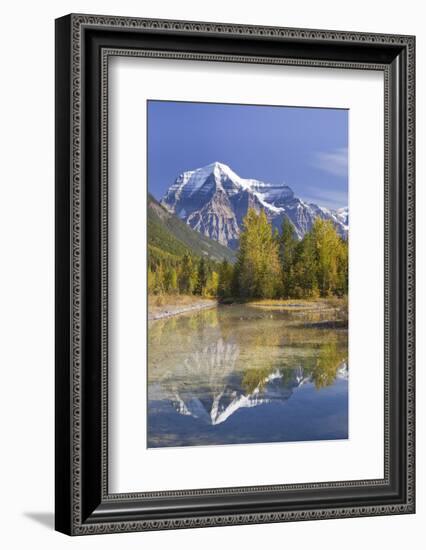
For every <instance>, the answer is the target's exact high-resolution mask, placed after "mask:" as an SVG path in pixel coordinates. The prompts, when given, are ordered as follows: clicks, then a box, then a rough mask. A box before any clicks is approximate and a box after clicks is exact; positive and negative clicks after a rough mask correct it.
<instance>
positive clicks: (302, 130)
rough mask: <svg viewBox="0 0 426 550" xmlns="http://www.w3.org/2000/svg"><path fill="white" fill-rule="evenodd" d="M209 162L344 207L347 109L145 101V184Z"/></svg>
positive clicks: (158, 183) (153, 186) (156, 187)
mask: <svg viewBox="0 0 426 550" xmlns="http://www.w3.org/2000/svg"><path fill="white" fill-rule="evenodd" d="M214 161H219V162H222V163H224V164H227V165H228V166H230V167H231V168H232V169H233V170H234V172H236V173H237V174H238V175H239V176H241V177H243V178H255V179H259V180H262V181H267V182H271V183H274V184H283V185H284V184H286V185H289V186H290V187H291V188H292V189H293V191H294V192H295V194H296V196H298V197H300V198H302V199H305V200H308V201H312V202H315V203H317V204H319V205H321V206H328V207H330V208H339V207H342V206H347V204H348V111H347V110H344V109H319V108H305V107H280V106H278V107H270V106H259V105H231V104H223V103H190V102H176V101H152V100H150V101H148V187H149V191H150V193H152V194H153V195H154V196H155V197H156V198H157V199H160V198H161V197H162V196H163V195H164V193H165V192H166V190H167V189H168V187H169V186H170V185H171V184H172V183H173V182H174V180H175V179H176V177H177V176H178V175H179V174H180V173H182V172H184V171H186V170H193V169H195V168H200V167H201V166H205V165H207V164H210V163H212V162H214Z"/></svg>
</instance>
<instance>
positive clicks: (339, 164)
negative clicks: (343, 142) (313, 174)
mask: <svg viewBox="0 0 426 550" xmlns="http://www.w3.org/2000/svg"><path fill="white" fill-rule="evenodd" d="M313 165H314V166H315V167H316V168H319V169H320V170H322V171H323V172H327V173H329V174H331V175H333V176H338V177H342V178H343V177H347V175H348V149H347V147H341V148H340V149H335V150H334V151H328V152H320V153H316V154H315V157H314V160H313Z"/></svg>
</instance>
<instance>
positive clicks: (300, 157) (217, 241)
mask: <svg viewBox="0 0 426 550" xmlns="http://www.w3.org/2000/svg"><path fill="white" fill-rule="evenodd" d="M146 108H147V130H146V131H147V152H146V153H147V182H148V186H147V187H148V189H147V215H146V219H147V294H148V300H147V304H148V307H147V309H148V311H147V327H148V328H147V341H148V345H147V358H148V361H147V388H148V389H147V393H148V396H147V397H148V399H147V426H146V431H147V446H148V448H164V447H188V446H206V445H229V444H234V445H235V444H249V443H256V444H261V443H263V444H265V443H282V444H284V443H289V442H296V441H298V442H302V441H328V440H346V439H348V438H349V437H350V434H349V417H348V416H349V415H348V400H349V354H348V330H349V315H348V288H349V254H348V250H349V197H348V184H349V169H348V164H349V142H348V134H349V132H348V127H349V110H348V109H342V108H321V107H310V106H285V105H251V104H230V103H205V102H196V101H193V102H191V101H165V100H156V99H150V100H148V101H147V106H146ZM141 153H142V154H143V153H144V152H143V151H142V152H141ZM141 185H142V182H141ZM141 254H143V250H141ZM141 368H143V367H142V366H141Z"/></svg>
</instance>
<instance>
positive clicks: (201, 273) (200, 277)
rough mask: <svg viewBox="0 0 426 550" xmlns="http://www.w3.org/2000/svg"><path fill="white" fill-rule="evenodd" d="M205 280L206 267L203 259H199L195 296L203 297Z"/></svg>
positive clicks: (206, 274)
mask: <svg viewBox="0 0 426 550" xmlns="http://www.w3.org/2000/svg"><path fill="white" fill-rule="evenodd" d="M207 278H208V271H207V265H206V261H205V260H204V258H201V260H200V261H199V263H198V273H197V286H196V289H195V293H196V294H200V295H203V294H204V291H205V289H206V286H207Z"/></svg>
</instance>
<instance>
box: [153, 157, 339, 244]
mask: <svg viewBox="0 0 426 550" xmlns="http://www.w3.org/2000/svg"><path fill="white" fill-rule="evenodd" d="M161 204H162V205H163V206H165V207H166V208H167V209H168V210H169V211H170V212H172V213H173V214H175V215H177V216H178V217H179V218H181V219H182V220H184V221H185V222H186V223H187V224H188V225H189V226H190V227H192V228H193V229H195V230H196V231H199V232H200V233H202V234H203V235H205V236H207V237H209V238H211V239H214V240H216V241H218V242H220V243H221V244H223V245H226V246H228V247H230V248H236V247H237V246H238V240H239V235H240V231H241V228H242V224H243V219H244V216H245V215H246V213H247V210H248V208H250V207H253V208H255V209H256V210H258V211H259V210H261V209H264V210H265V213H266V215H267V217H268V219H269V220H270V221H271V222H272V224H273V226H274V227H277V228H278V229H280V228H281V225H282V222H283V219H284V218H285V217H287V218H288V219H289V220H290V221H291V222H292V224H293V226H294V229H295V232H296V234H297V236H298V238H302V237H303V235H304V234H305V233H306V232H307V231H309V229H310V228H311V227H312V224H313V222H314V220H315V218H317V217H321V218H323V219H331V220H332V221H333V223H334V224H335V226H336V228H337V230H338V231H339V233H340V234H341V235H342V236H344V237H346V235H347V232H348V209H347V208H342V209H339V210H330V209H328V208H324V207H321V206H318V205H316V204H313V203H307V202H305V201H303V200H302V199H299V198H297V197H295V196H294V193H293V191H292V189H291V188H290V187H288V186H287V185H274V184H272V183H266V182H263V181H259V180H255V179H245V178H241V177H240V176H238V174H236V173H235V172H234V171H233V170H232V169H231V168H230V167H229V166H227V165H226V164H222V163H220V162H214V163H212V164H209V165H207V166H204V167H203V168H197V169H196V170H190V171H187V172H183V173H182V174H180V175H179V176H178V177H177V179H176V180H175V182H174V183H173V185H171V186H170V188H169V189H168V191H167V193H166V194H165V195H164V197H163V198H162V199H161Z"/></svg>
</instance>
